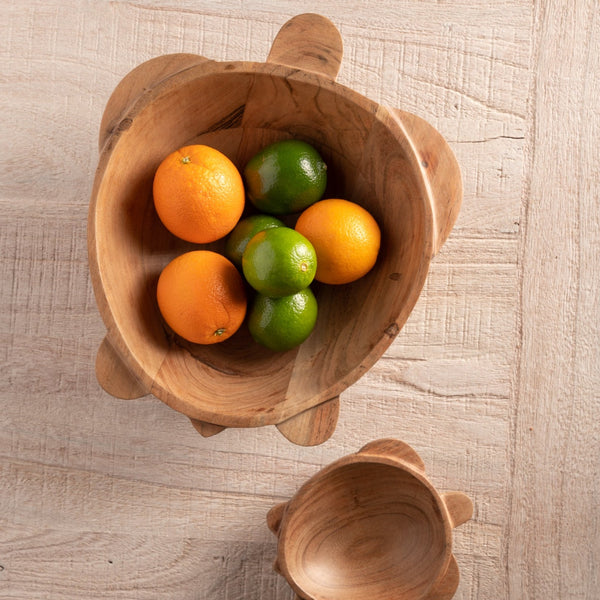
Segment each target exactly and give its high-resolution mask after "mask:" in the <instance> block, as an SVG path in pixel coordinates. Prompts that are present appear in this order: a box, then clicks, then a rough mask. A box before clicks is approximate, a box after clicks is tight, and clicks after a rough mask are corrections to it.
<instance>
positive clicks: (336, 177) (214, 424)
mask: <svg viewBox="0 0 600 600" xmlns="http://www.w3.org/2000/svg"><path fill="white" fill-rule="evenodd" d="M341 57H342V42H341V38H340V35H339V32H338V31H337V29H336V28H335V27H334V26H333V25H332V23H331V22H330V21H328V20H327V19H325V18H323V17H320V16H318V15H313V14H308V15H300V16H297V17H295V18H293V19H292V20H291V21H289V22H288V23H286V24H285V25H284V26H283V27H282V29H281V31H280V32H279V34H278V35H277V37H276V39H275V40H274V43H273V46H272V49H271V52H270V54H269V57H268V59H267V61H266V62H265V63H250V62H214V61H211V60H207V59H205V58H203V57H201V56H196V55H191V54H175V55H167V56H161V57H158V58H155V59H152V60H150V61H148V62H146V63H143V64H141V65H140V66H139V67H137V68H136V69H134V70H133V71H132V72H131V73H129V74H128V75H127V76H126V77H125V78H124V79H123V80H122V81H121V82H120V83H119V85H118V86H117V88H116V89H115V91H114V92H113V94H112V96H111V98H110V99H109V101H108V104H107V106H106V109H105V112H104V115H103V118H102V123H101V131H100V149H101V151H100V158H99V165H98V169H97V173H96V178H95V182H94V187H93V191H92V195H91V202H90V210H89V221H88V250H89V264H90V272H91V279H92V282H93V286H94V292H95V295H96V299H97V303H98V307H99V310H100V313H101V315H102V317H103V319H104V322H105V324H106V327H107V335H106V337H105V339H104V341H103V342H102V344H101V346H100V349H99V352H98V356H97V360H96V374H97V377H98V380H99V382H100V384H101V385H102V387H103V388H104V389H105V390H106V391H107V392H109V393H110V394H112V395H114V396H116V397H119V398H137V397H141V396H144V395H146V394H153V395H154V396H156V397H158V398H159V399H161V400H162V401H164V402H165V403H166V404H168V405H169V406H171V407H172V408H174V409H176V410H178V411H180V412H182V413H184V414H185V415H187V416H188V417H189V418H190V419H191V420H192V423H193V424H194V426H195V427H196V428H197V429H198V431H199V432H200V433H201V434H203V435H205V436H208V435H213V434H215V433H218V432H219V431H221V430H222V429H224V428H225V427H258V426H263V425H277V427H278V428H279V430H280V431H281V432H282V433H283V434H284V435H285V436H286V437H288V438H289V439H290V440H292V441H293V442H295V443H298V444H303V445H313V444H318V443H321V442H323V441H324V440H326V439H327V438H328V437H329V436H330V435H331V434H332V432H333V431H334V429H335V425H336V421H337V416H338V410H339V399H338V397H339V394H340V393H341V392H342V391H343V390H344V389H346V388H347V387H348V386H349V385H351V384H352V383H354V382H355V381H356V380H357V379H358V378H359V377H360V376H361V375H363V374H364V373H365V372H366V371H367V370H368V369H369V368H370V367H371V366H372V365H373V364H374V363H375V361H376V360H377V359H378V358H379V357H380V356H381V355H382V354H383V352H384V351H385V350H386V348H387V347H388V346H389V345H390V343H391V342H392V341H393V339H394V338H395V337H396V335H397V334H398V331H399V330H400V328H401V327H402V326H403V325H404V323H405V321H406V319H407V318H408V315H409V314H410V312H411V310H412V308H413V306H414V305H415V302H416V301H417V298H418V297H419V294H420V291H421V289H422V287H423V284H424V281H425V278H426V275H427V272H428V268H429V263H430V260H431V258H432V257H433V255H434V254H435V252H436V251H437V249H438V248H439V247H440V245H441V244H442V243H443V241H444V240H445V239H446V236H447V235H448V234H449V232H450V230H451V229H452V226H453V224H454V221H455V219H456V217H457V213H458V209H459V205H460V202H461V198H462V189H461V179H460V172H459V169H458V165H457V163H456V160H455V158H454V155H453V154H452V152H451V151H450V149H449V147H448V145H447V144H446V142H445V141H444V140H443V138H442V137H441V136H440V134H439V133H438V132H437V131H436V130H435V129H434V128H433V127H431V126H430V125H428V124H427V123H426V122H425V121H423V120H422V119H420V118H418V117H416V116H414V115H411V114H408V113H405V112H403V111H399V110H388V109H387V108H385V107H383V106H380V105H378V104H376V103H374V102H371V101H370V100H368V99H366V98H364V97H363V96H361V95H359V94H357V93H355V92H353V91H352V90H349V89H348V88H346V87H344V86H342V85H340V84H338V83H336V82H335V77H336V75H337V72H338V69H339V67H340V61H341ZM284 138H300V139H304V140H306V141H308V142H309V143H311V144H313V145H314V146H315V147H316V148H317V149H318V150H319V151H320V152H321V154H322V155H323V157H324V159H325V160H326V162H327V163H328V167H329V169H328V188H327V191H326V197H342V198H346V199H348V200H353V201H355V202H357V203H359V204H361V205H362V206H364V207H365V208H366V209H367V210H369V211H370V212H371V213H372V214H373V216H374V217H375V218H376V220H377V221H378V223H379V225H380V227H381V230H382V246H381V251H380V255H379V258H378V261H377V264H376V265H375V267H374V268H373V270H372V271H371V272H370V273H369V274H368V275H367V276H365V277H364V278H362V279H360V280H358V281H357V282H355V283H352V284H349V285H345V286H325V285H315V286H314V287H313V289H314V291H315V293H316V296H317V300H318V305H319V316H318V321H317V324H316V327H315V330H314V331H313V333H312V335H311V336H310V338H309V339H308V340H307V341H306V342H304V343H303V344H302V345H301V346H300V347H299V348H297V349H294V350H291V351H289V352H286V353H281V354H275V353H273V352H270V351H268V350H266V349H264V348H262V347H260V346H258V345H257V344H256V343H254V342H253V341H252V339H251V337H250V335H249V333H248V331H247V329H246V328H242V329H241V330H240V331H238V332H237V333H236V334H235V335H234V336H233V337H232V338H230V339H229V340H227V341H225V342H223V343H220V344H215V345H212V346H200V345H195V344H190V343H187V342H186V341H184V340H182V339H180V338H179V337H177V336H176V335H174V334H173V333H172V332H171V331H170V330H169V328H168V327H167V326H166V325H165V323H164V322H163V320H162V318H161V316H160V313H159V310H158V307H157V303H156V283H157V279H158V276H159V273H160V271H161V269H162V268H163V267H164V266H165V265H166V264H167V263H168V262H169V261H170V260H171V259H172V258H174V257H175V256H177V255H179V254H181V253H183V252H185V251H187V250H190V249H192V248H198V247H199V246H192V245H191V244H187V243H185V242H183V241H182V240H179V239H177V238H176V237H174V236H173V235H171V234H170V233H169V232H168V231H167V230H166V229H165V228H164V227H163V225H162V224H161V223H160V221H159V219H158V217H157V215H156V213H155V210H154V206H153V201H152V181H153V177H154V173H155V171H156V168H157V167H158V165H159V163H160V162H161V160H162V159H163V158H164V157H165V156H166V155H167V154H169V153H170V152H171V151H173V150H175V149H177V148H179V147H181V146H183V145H185V144H192V143H204V144H208V145H211V146H214V147H216V148H218V149H219V150H221V151H222V152H224V153H225V154H226V155H227V156H229V157H230V158H231V159H232V160H233V161H234V162H235V164H236V165H237V166H238V168H240V169H242V168H243V167H244V165H245V163H246V161H247V160H248V159H249V158H250V157H251V156H252V155H253V154H254V153H255V152H257V151H258V150H259V149H261V148H262V147H263V146H264V145H266V144H268V143H270V142H273V141H276V140H280V139H284ZM208 247H209V248H211V249H215V250H222V248H223V242H216V243H214V244H211V245H209V246H208Z"/></svg>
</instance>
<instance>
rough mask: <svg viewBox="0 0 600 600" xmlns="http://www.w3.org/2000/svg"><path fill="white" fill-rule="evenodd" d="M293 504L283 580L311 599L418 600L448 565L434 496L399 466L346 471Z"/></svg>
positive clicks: (285, 531)
mask: <svg viewBox="0 0 600 600" xmlns="http://www.w3.org/2000/svg"><path fill="white" fill-rule="evenodd" d="M292 502H294V504H293V510H292V507H290V508H289V514H290V516H289V517H285V518H286V521H285V526H284V527H283V528H282V532H281V537H280V544H281V548H282V551H283V555H284V557H285V569H286V571H287V573H286V574H287V575H288V576H289V578H290V580H291V581H293V582H294V583H295V585H296V586H297V587H298V588H299V589H300V590H302V591H303V592H304V593H305V594H307V595H308V596H309V597H311V598H314V599H317V600H338V599H339V600H341V599H342V598H343V599H344V600H354V599H356V600H358V599H364V598H378V599H379V600H388V599H389V600H392V599H393V600H416V599H417V598H421V597H423V595H424V594H425V593H426V592H427V591H428V590H429V588H430V587H431V585H432V584H433V582H434V581H435V579H436V577H437V576H438V575H439V574H440V572H441V569H442V568H443V566H444V564H445V562H446V560H447V557H448V552H449V549H448V544H447V542H446V537H445V528H444V522H443V517H442V513H441V510H440V507H439V505H438V503H437V502H436V500H435V498H434V496H433V494H432V493H431V491H430V490H429V488H428V487H427V486H426V485H425V484H424V483H423V482H421V481H420V480H419V479H418V478H417V477H415V476H414V475H413V474H411V473H410V472H408V471H405V470H403V469H400V468H398V467H396V466H394V465H390V464H382V463H376V462H373V463H372V462H356V463H352V464H349V465H345V466H343V467H340V468H338V469H335V470H333V471H331V472H329V473H328V474H327V475H326V476H324V477H322V478H320V479H317V481H313V482H312V483H311V484H310V485H308V486H307V487H306V488H304V489H303V490H301V491H300V492H299V494H298V495H297V496H296V497H295V498H294V499H293V501H292Z"/></svg>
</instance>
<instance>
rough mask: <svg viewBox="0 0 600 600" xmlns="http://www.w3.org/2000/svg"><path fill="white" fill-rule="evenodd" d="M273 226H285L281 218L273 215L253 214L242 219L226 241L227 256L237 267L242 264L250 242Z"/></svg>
mask: <svg viewBox="0 0 600 600" xmlns="http://www.w3.org/2000/svg"><path fill="white" fill-rule="evenodd" d="M272 227H284V223H282V222H281V221H280V220H279V219H276V218H275V217H273V216H271V215H251V216H249V217H246V218H245V219H242V220H241V221H239V222H238V224H237V225H236V226H235V228H234V230H233V231H232V232H231V233H230V234H229V237H228V238H227V241H226V242H225V256H226V257H227V258H228V259H229V260H230V261H231V262H232V263H233V264H234V265H236V266H237V267H241V266H242V255H243V254H244V250H245V249H246V246H247V245H248V242H249V241H250V240H251V239H252V238H253V237H254V236H255V235H256V234H257V233H258V232H259V231H264V230H265V229H271V228H272Z"/></svg>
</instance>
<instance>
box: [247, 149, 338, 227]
mask: <svg viewBox="0 0 600 600" xmlns="http://www.w3.org/2000/svg"><path fill="white" fill-rule="evenodd" d="M244 178H245V180H246V191H247V194H248V198H249V199H250V201H251V202H252V204H254V206H256V207H257V208H258V210H260V211H262V212H266V213H270V214H273V215H285V214H290V213H294V212H298V211H301V210H304V209H305V208H306V207H307V206H310V205H311V204H313V203H314V202H316V201H317V200H320V199H321V197H322V196H323V193H324V192H325V186H326V185H327V165H326V164H325V162H324V161H323V159H322V158H321V155H320V154H319V153H318V152H317V151H316V150H315V149H314V148H313V147H312V146H311V145H310V144H307V143H306V142H302V141H300V140H283V141H281V142H275V143H274V144H271V145H269V146H267V147H266V148H263V149H262V150H261V151H260V152H259V153H258V154H256V155H255V156H253V157H252V158H251V159H250V160H249V161H248V164H247V165H246V168H245V169H244Z"/></svg>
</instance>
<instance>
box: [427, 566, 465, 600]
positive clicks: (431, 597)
mask: <svg viewBox="0 0 600 600" xmlns="http://www.w3.org/2000/svg"><path fill="white" fill-rule="evenodd" d="M459 582H460V573H459V571H458V564H457V563H456V559H455V558H454V555H452V556H451V557H450V563H449V564H448V568H447V569H446V572H445V573H444V574H443V575H442V576H441V577H440V578H439V579H438V580H437V581H436V582H435V583H434V584H433V587H432V588H431V589H430V590H429V593H428V594H427V596H426V598H424V600H450V599H451V598H452V597H454V594H455V593H456V590H457V588H458V584H459Z"/></svg>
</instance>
